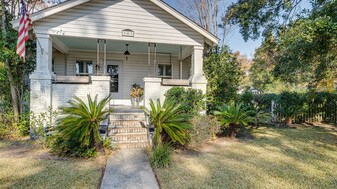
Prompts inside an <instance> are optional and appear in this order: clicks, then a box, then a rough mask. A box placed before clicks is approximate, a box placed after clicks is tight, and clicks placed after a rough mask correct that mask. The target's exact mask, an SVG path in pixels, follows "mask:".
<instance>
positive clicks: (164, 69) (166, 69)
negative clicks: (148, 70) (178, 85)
mask: <svg viewBox="0 0 337 189" xmlns="http://www.w3.org/2000/svg"><path fill="white" fill-rule="evenodd" d="M158 76H159V77H169V78H170V77H172V65H169V64H159V65H158Z"/></svg>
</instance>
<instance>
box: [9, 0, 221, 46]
mask: <svg viewBox="0 0 337 189" xmlns="http://www.w3.org/2000/svg"><path fill="white" fill-rule="evenodd" d="M89 1H90V0H68V1H65V2H63V3H60V4H58V5H56V6H52V7H49V8H46V9H44V10H41V11H38V12H36V13H33V14H31V15H30V18H31V20H32V21H33V22H35V21H38V20H41V19H43V18H46V17H48V16H51V15H54V14H57V13H59V12H62V11H65V10H68V9H71V8H72V7H75V6H78V5H81V4H83V3H86V2H89ZM149 1H150V2H152V3H154V4H155V5H157V6H158V7H160V8H161V9H163V10H164V11H166V12H167V13H169V14H170V15H172V16H173V17H175V18H176V19H178V20H180V21H181V22H183V23H184V24H186V25H187V26H189V27H191V28H192V29H193V30H195V31H196V32H198V33H199V34H201V35H202V36H204V37H205V38H206V39H208V41H209V42H210V43H211V45H212V46H214V45H216V44H218V42H219V38H217V37H216V36H215V35H213V34H212V33H210V32H208V31H207V30H205V29H204V28H202V27H201V26H200V25H198V24H196V23H195V22H193V21H192V20H190V19H189V18H187V17H186V16H184V15H183V14H181V13H180V12H178V11H177V10H176V9H174V8H172V7H171V6H170V5H168V4H166V3H165V2H163V1H161V0H149ZM11 23H12V26H13V28H15V29H17V28H18V27H19V19H16V20H13V21H12V22H11Z"/></svg>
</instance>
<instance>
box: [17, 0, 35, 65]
mask: <svg viewBox="0 0 337 189" xmlns="http://www.w3.org/2000/svg"><path fill="white" fill-rule="evenodd" d="M30 26H31V20H30V17H29V14H28V12H27V9H26V4H25V2H24V0H21V18H20V25H19V36H18V44H17V46H16V54H18V55H19V56H20V57H22V58H23V60H24V61H26V42H27V40H28V29H29V27H30Z"/></svg>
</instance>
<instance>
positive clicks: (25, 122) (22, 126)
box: [0, 111, 30, 139]
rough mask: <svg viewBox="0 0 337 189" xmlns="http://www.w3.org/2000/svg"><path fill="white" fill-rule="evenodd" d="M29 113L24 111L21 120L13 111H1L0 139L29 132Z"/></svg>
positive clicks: (15, 136)
mask: <svg viewBox="0 0 337 189" xmlns="http://www.w3.org/2000/svg"><path fill="white" fill-rule="evenodd" d="M29 115H30V114H29V113H27V112H23V113H22V114H21V115H20V117H19V120H17V119H15V117H14V113H13V112H12V111H7V112H5V113H1V112H0V139H1V138H17V137H21V136H25V135H27V134H28V133H29Z"/></svg>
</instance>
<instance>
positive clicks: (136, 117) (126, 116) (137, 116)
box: [110, 112, 145, 122]
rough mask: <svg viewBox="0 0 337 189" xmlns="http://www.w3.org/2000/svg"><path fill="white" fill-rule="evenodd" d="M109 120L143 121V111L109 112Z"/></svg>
mask: <svg viewBox="0 0 337 189" xmlns="http://www.w3.org/2000/svg"><path fill="white" fill-rule="evenodd" d="M110 121H111V122H112V121H145V114H144V113H130V112H127V113H125V112H121V113H119V112H118V113H112V114H110Z"/></svg>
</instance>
